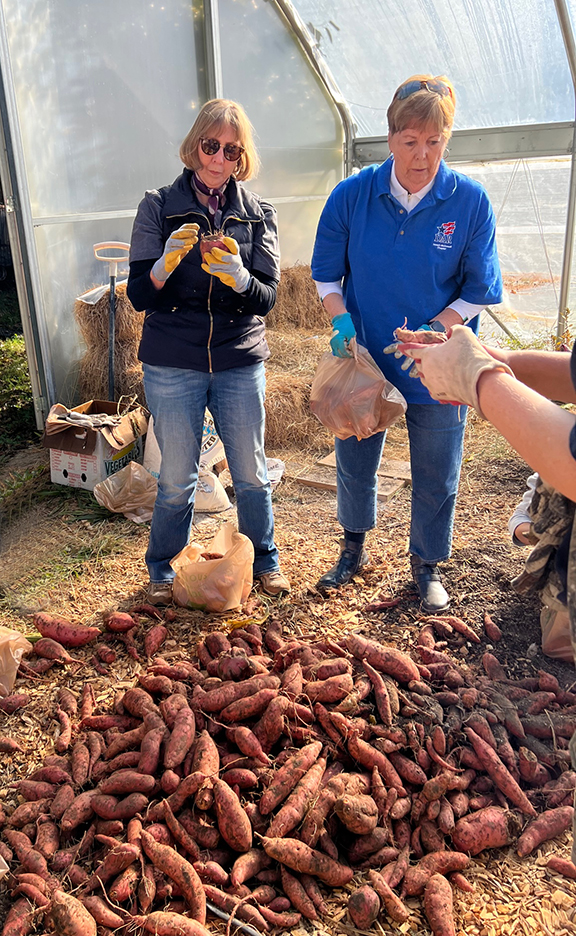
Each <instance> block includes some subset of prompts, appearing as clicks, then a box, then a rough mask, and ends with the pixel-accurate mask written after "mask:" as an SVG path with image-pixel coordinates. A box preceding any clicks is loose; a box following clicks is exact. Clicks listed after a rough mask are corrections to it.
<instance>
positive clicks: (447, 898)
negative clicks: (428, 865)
mask: <svg viewBox="0 0 576 936" xmlns="http://www.w3.org/2000/svg"><path fill="white" fill-rule="evenodd" d="M424 912H425V913H426V916H427V918H428V922H429V924H430V929H431V930H432V934H433V936H456V926H455V923H454V904H453V897H452V888H451V887H450V884H449V883H448V881H447V880H446V878H445V877H444V875H442V874H433V875H432V877H431V878H430V880H429V881H428V883H427V884H426V889H425V890H424Z"/></svg>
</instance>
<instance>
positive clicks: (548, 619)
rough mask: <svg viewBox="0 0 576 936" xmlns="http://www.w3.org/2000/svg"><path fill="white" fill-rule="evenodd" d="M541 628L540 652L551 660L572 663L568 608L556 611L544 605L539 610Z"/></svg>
mask: <svg viewBox="0 0 576 936" xmlns="http://www.w3.org/2000/svg"><path fill="white" fill-rule="evenodd" d="M540 627H541V630H542V653H544V654H545V655H546V656H549V657H551V658H552V659H553V660H565V661H566V662H567V663H574V652H573V649H572V640H571V636H570V618H569V617H568V609H567V608H563V609H562V610H558V611H556V610H555V609H554V608H549V607H547V606H546V605H544V607H543V608H542V611H541V612H540Z"/></svg>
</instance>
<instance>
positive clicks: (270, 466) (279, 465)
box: [266, 458, 286, 488]
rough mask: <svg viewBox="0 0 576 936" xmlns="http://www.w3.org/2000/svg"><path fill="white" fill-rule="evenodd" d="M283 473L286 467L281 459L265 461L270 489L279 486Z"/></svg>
mask: <svg viewBox="0 0 576 936" xmlns="http://www.w3.org/2000/svg"><path fill="white" fill-rule="evenodd" d="M285 471H286V465H285V463H284V462H283V461H282V459H281V458H267V459H266V472H267V474H268V480H269V482H270V487H271V488H275V487H276V486H277V485H278V484H280V482H281V480H282V477H283V475H284V472H285Z"/></svg>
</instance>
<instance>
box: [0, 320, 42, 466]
mask: <svg viewBox="0 0 576 936" xmlns="http://www.w3.org/2000/svg"><path fill="white" fill-rule="evenodd" d="M35 437H36V426H35V421H34V403H33V397H32V387H31V385H30V375H29V372H28V362H27V360H26V349H25V347H24V338H23V337H22V336H21V335H14V337H12V338H6V339H5V340H4V341H0V446H1V447H2V448H13V447H15V446H18V445H23V444H24V443H26V442H28V441H30V440H31V439H33V438H35Z"/></svg>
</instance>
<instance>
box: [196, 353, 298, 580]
mask: <svg viewBox="0 0 576 936" xmlns="http://www.w3.org/2000/svg"><path fill="white" fill-rule="evenodd" d="M210 376H211V381H210V391H209V397H208V407H209V409H210V412H211V413H212V415H213V417H214V425H215V426H216V431H217V433H218V435H219V436H220V438H221V440H222V443H223V445H224V450H225V452H226V459H227V461H228V467H229V469H230V474H231V475H232V482H233V484H234V493H235V495H236V505H237V509H238V529H239V530H240V532H241V533H244V534H245V535H246V536H248V538H249V539H250V540H251V541H252V543H253V545H254V578H257V579H260V581H261V584H262V588H263V589H264V591H265V592H266V593H267V594H270V595H278V594H281V593H282V592H287V591H289V590H290V583H289V581H288V579H287V578H286V577H285V576H284V575H283V574H282V573H281V572H280V565H279V558H278V550H277V548H276V545H275V543H274V516H273V513H272V493H271V487H270V482H269V480H268V473H267V471H266V455H265V452H264V424H265V412H264V395H265V390H266V371H265V368H264V364H262V363H259V364H251V365H248V366H247V367H235V368H231V369H230V370H225V371H218V372H217V373H215V374H211V375H210Z"/></svg>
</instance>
